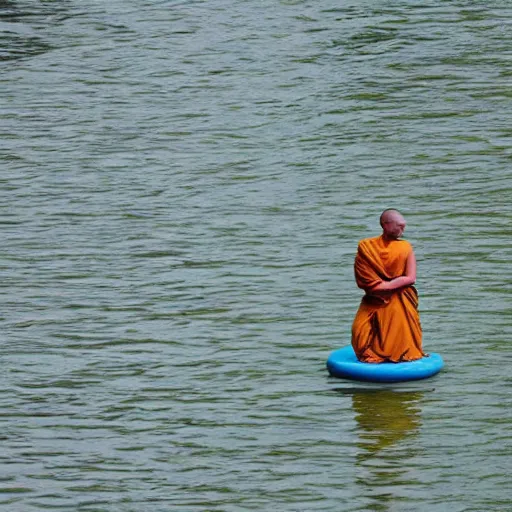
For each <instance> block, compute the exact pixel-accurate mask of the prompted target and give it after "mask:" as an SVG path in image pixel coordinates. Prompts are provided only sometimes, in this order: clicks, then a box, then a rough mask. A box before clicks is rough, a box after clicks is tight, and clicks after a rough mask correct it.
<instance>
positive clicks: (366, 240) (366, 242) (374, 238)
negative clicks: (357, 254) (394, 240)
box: [358, 236, 380, 245]
mask: <svg viewBox="0 0 512 512" xmlns="http://www.w3.org/2000/svg"><path fill="white" fill-rule="evenodd" d="M379 240H380V236H372V237H370V238H362V239H361V240H359V244H358V245H369V244H375V243H377V242H378V241H379Z"/></svg>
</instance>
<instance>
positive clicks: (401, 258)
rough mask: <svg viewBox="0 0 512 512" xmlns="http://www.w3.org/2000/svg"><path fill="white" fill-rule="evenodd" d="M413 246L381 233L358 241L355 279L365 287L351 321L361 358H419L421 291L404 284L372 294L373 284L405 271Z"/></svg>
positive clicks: (354, 342)
mask: <svg viewBox="0 0 512 512" xmlns="http://www.w3.org/2000/svg"><path fill="white" fill-rule="evenodd" d="M412 250H413V249H412V246H411V244H410V243H409V242H407V241H405V240H392V241H386V240H384V238H383V237H382V236H378V237H375V238H366V239H365V240H361V241H360V242H359V246H358V248H357V255H356V259H355V262H354V271H355V277H356V283H357V286H358V287H359V288H362V289H363V290H365V292H366V295H365V296H364V297H363V300H362V301H361V304H360V306H359V309H358V311H357V314H356V317H355V319H354V323H353V324H352V346H353V347H354V352H355V353H356V355H357V357H358V359H359V360H360V361H364V362H367V363H381V362H384V361H391V362H396V363H397V362H401V361H413V360H415V359H420V358H421V357H423V356H424V355H425V354H424V352H423V350H422V346H421V345H422V344H421V338H422V332H421V324H420V317H419V313H418V292H417V291H416V288H415V287H414V286H405V287H403V288H399V289H397V290H393V291H390V292H376V293H374V294H372V291H371V288H372V286H375V285H377V284H378V283H379V282H380V281H390V280H391V279H393V278H395V277H400V276H402V275H404V274H405V268H406V262H407V257H408V256H409V254H410V252H411V251H412Z"/></svg>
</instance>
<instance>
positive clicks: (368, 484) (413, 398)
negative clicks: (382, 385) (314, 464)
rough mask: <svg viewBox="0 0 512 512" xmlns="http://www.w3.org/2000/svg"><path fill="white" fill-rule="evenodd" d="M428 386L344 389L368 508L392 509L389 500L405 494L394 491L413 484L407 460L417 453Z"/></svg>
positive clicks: (394, 499)
mask: <svg viewBox="0 0 512 512" xmlns="http://www.w3.org/2000/svg"><path fill="white" fill-rule="evenodd" d="M431 390H432V389H428V390H427V389H421V390H407V391H404V390H397V389H384V390H383V389H375V388H373V389H372V388H367V389H365V388H359V389H357V388H356V389H352V390H346V389H345V390H343V392H344V393H345V394H350V395H351V396H352V408H353V411H354V419H355V421H356V423H357V427H356V429H357V434H358V441H357V443H356V445H357V448H358V451H357V454H356V471H357V474H356V482H357V484H358V485H359V486H360V488H361V489H364V497H365V498H366V499H367V500H369V503H368V506H369V510H374V511H388V510H392V508H391V506H392V504H395V503H396V501H399V500H401V499H403V498H407V496H398V495H397V491H398V488H399V487H400V488H401V489H402V491H403V487H404V486H408V485H411V484H414V476H413V475H411V474H410V464H409V461H410V460H411V459H412V458H413V457H415V456H416V455H417V454H418V449H417V448H416V447H415V442H414V440H415V437H416V436H417V435H418V434H419V431H420V428H421V409H420V402H421V400H422V398H423V395H424V394H425V393H426V392H428V391H431ZM338 391H339V390H338Z"/></svg>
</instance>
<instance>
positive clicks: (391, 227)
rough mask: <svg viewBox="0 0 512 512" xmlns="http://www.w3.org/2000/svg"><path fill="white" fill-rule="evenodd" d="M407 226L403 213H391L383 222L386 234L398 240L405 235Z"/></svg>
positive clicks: (391, 238)
mask: <svg viewBox="0 0 512 512" xmlns="http://www.w3.org/2000/svg"><path fill="white" fill-rule="evenodd" d="M405 226H406V222H405V219H404V218H403V217H402V216H401V215H399V214H395V215H391V216H390V217H389V218H388V219H386V220H385V221H384V222H383V229H384V236H385V237H386V238H389V239H390V240H396V239H397V238H400V237H401V236H402V235H403V233H404V231H405Z"/></svg>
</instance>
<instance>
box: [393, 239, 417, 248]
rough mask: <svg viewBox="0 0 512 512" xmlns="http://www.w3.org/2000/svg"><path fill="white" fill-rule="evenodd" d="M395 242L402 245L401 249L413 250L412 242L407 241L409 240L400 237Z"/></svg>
mask: <svg viewBox="0 0 512 512" xmlns="http://www.w3.org/2000/svg"><path fill="white" fill-rule="evenodd" d="M397 242H398V243H399V244H400V245H401V246H402V247H403V249H405V250H407V251H412V250H414V249H413V247H412V244H411V242H409V240H404V239H403V238H401V239H400V240H397Z"/></svg>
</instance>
